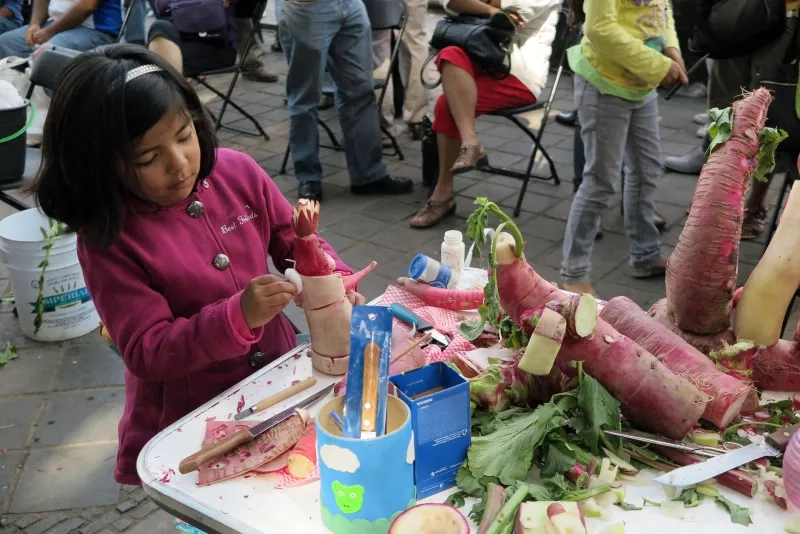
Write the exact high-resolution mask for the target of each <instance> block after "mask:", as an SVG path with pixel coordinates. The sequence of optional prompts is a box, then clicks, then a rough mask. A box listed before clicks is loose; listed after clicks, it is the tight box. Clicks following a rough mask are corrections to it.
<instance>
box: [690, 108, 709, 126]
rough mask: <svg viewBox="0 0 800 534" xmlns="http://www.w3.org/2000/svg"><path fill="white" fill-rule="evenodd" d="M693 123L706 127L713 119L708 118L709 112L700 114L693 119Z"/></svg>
mask: <svg viewBox="0 0 800 534" xmlns="http://www.w3.org/2000/svg"><path fill="white" fill-rule="evenodd" d="M692 122H694V123H695V124H700V125H702V126H704V125H706V124H708V123H709V122H711V117H709V116H708V112H707V111H704V112H702V113H698V114H697V115H695V116H694V117H692Z"/></svg>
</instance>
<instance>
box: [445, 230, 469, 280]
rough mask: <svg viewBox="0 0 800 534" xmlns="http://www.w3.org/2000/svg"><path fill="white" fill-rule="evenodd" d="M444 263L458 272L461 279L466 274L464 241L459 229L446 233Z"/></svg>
mask: <svg viewBox="0 0 800 534" xmlns="http://www.w3.org/2000/svg"><path fill="white" fill-rule="evenodd" d="M442 263H443V264H444V265H447V266H448V267H450V268H451V269H452V270H453V272H455V273H458V279H459V280H460V279H461V277H462V275H463V274H464V241H463V240H462V236H461V232H459V231H458V230H448V231H447V232H445V233H444V241H443V242H442Z"/></svg>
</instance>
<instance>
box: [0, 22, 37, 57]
mask: <svg viewBox="0 0 800 534" xmlns="http://www.w3.org/2000/svg"><path fill="white" fill-rule="evenodd" d="M27 31H28V26H22V27H20V28H17V29H16V30H11V31H7V32H5V33H4V34H3V35H0V59H3V58H6V57H9V56H16V57H28V56H30V55H31V54H33V48H31V47H30V46H28V42H27V41H26V40H25V33H26V32H27Z"/></svg>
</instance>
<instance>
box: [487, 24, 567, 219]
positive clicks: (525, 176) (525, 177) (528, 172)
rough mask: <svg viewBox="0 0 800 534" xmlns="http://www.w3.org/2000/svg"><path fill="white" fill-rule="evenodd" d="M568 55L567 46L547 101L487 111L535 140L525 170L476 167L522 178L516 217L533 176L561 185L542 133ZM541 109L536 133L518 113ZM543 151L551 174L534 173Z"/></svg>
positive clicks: (562, 54) (518, 178)
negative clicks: (540, 121)
mask: <svg viewBox="0 0 800 534" xmlns="http://www.w3.org/2000/svg"><path fill="white" fill-rule="evenodd" d="M572 31H573V30H572V29H570V30H568V32H572ZM566 55H567V49H566V47H565V48H564V50H563V51H562V53H561V60H560V62H559V66H558V70H557V71H556V78H555V80H554V81H553V88H552V89H551V90H550V96H549V97H548V98H547V100H546V101H537V102H536V103H535V104H529V105H527V106H520V107H517V108H508V109H499V110H497V111H492V112H491V113H487V115H489V116H492V117H503V118H506V119H508V120H510V121H511V122H513V123H514V124H515V125H516V126H517V127H518V128H519V129H520V130H522V131H523V132H524V133H525V135H527V136H528V137H529V138H530V140H531V141H532V142H533V146H532V147H531V155H530V158H528V166H527V168H526V169H525V172H519V171H515V170H512V169H505V168H498V167H492V166H491V165H484V166H480V167H476V170H479V171H482V172H488V173H492V174H499V175H500V176H508V177H509V178H516V179H517V180H522V188H521V189H520V191H519V197H517V205H516V207H515V208H514V217H519V214H520V211H521V210H522V199H523V198H525V192H526V191H527V190H528V182H530V180H531V178H534V179H536V180H542V181H545V182H549V181H550V180H552V181H553V185H559V184H560V183H561V180H560V179H559V177H558V171H557V170H556V165H555V163H553V160H552V158H551V157H550V154H548V153H547V150H546V149H545V148H544V146H542V143H541V141H542V135H543V134H544V128H545V126H547V119H548V117H549V115H550V109H551V108H552V107H553V99H554V98H555V96H556V90H557V89H558V84H559V82H560V81H561V75H562V73H563V72H564V60H565V58H566ZM539 109H544V115H543V116H542V123H541V125H539V130H538V131H537V132H536V133H534V132H532V131H531V130H530V128H528V127H527V126H525V125H524V124H522V122H521V121H520V120H519V119H518V118H517V115H521V114H522V113H527V112H529V111H536V110H539ZM539 151H541V153H542V156H544V159H545V160H547V163H548V165H549V166H550V175H549V176H539V175H537V174H533V165H534V163H535V161H536V155H537V154H538V153H539Z"/></svg>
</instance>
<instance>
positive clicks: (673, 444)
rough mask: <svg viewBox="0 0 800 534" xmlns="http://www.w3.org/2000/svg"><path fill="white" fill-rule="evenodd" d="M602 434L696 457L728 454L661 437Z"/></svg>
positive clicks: (633, 434) (637, 434)
mask: <svg viewBox="0 0 800 534" xmlns="http://www.w3.org/2000/svg"><path fill="white" fill-rule="evenodd" d="M603 432H605V433H606V434H608V435H611V436H617V437H619V438H625V439H629V440H631V441H639V442H642V443H649V444H651V445H661V446H662V447H670V448H672V449H678V450H680V451H686V452H690V453H692V454H696V455H698V456H707V457H709V458H713V457H715V456H719V455H720V454H725V453H726V452H728V451H727V450H726V449H723V448H722V447H709V446H704V445H696V444H694V443H684V442H682V441H676V440H674V439H667V438H662V437H661V436H655V435H651V434H643V433H642V434H639V433H634V432H625V431H624V430H603Z"/></svg>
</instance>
